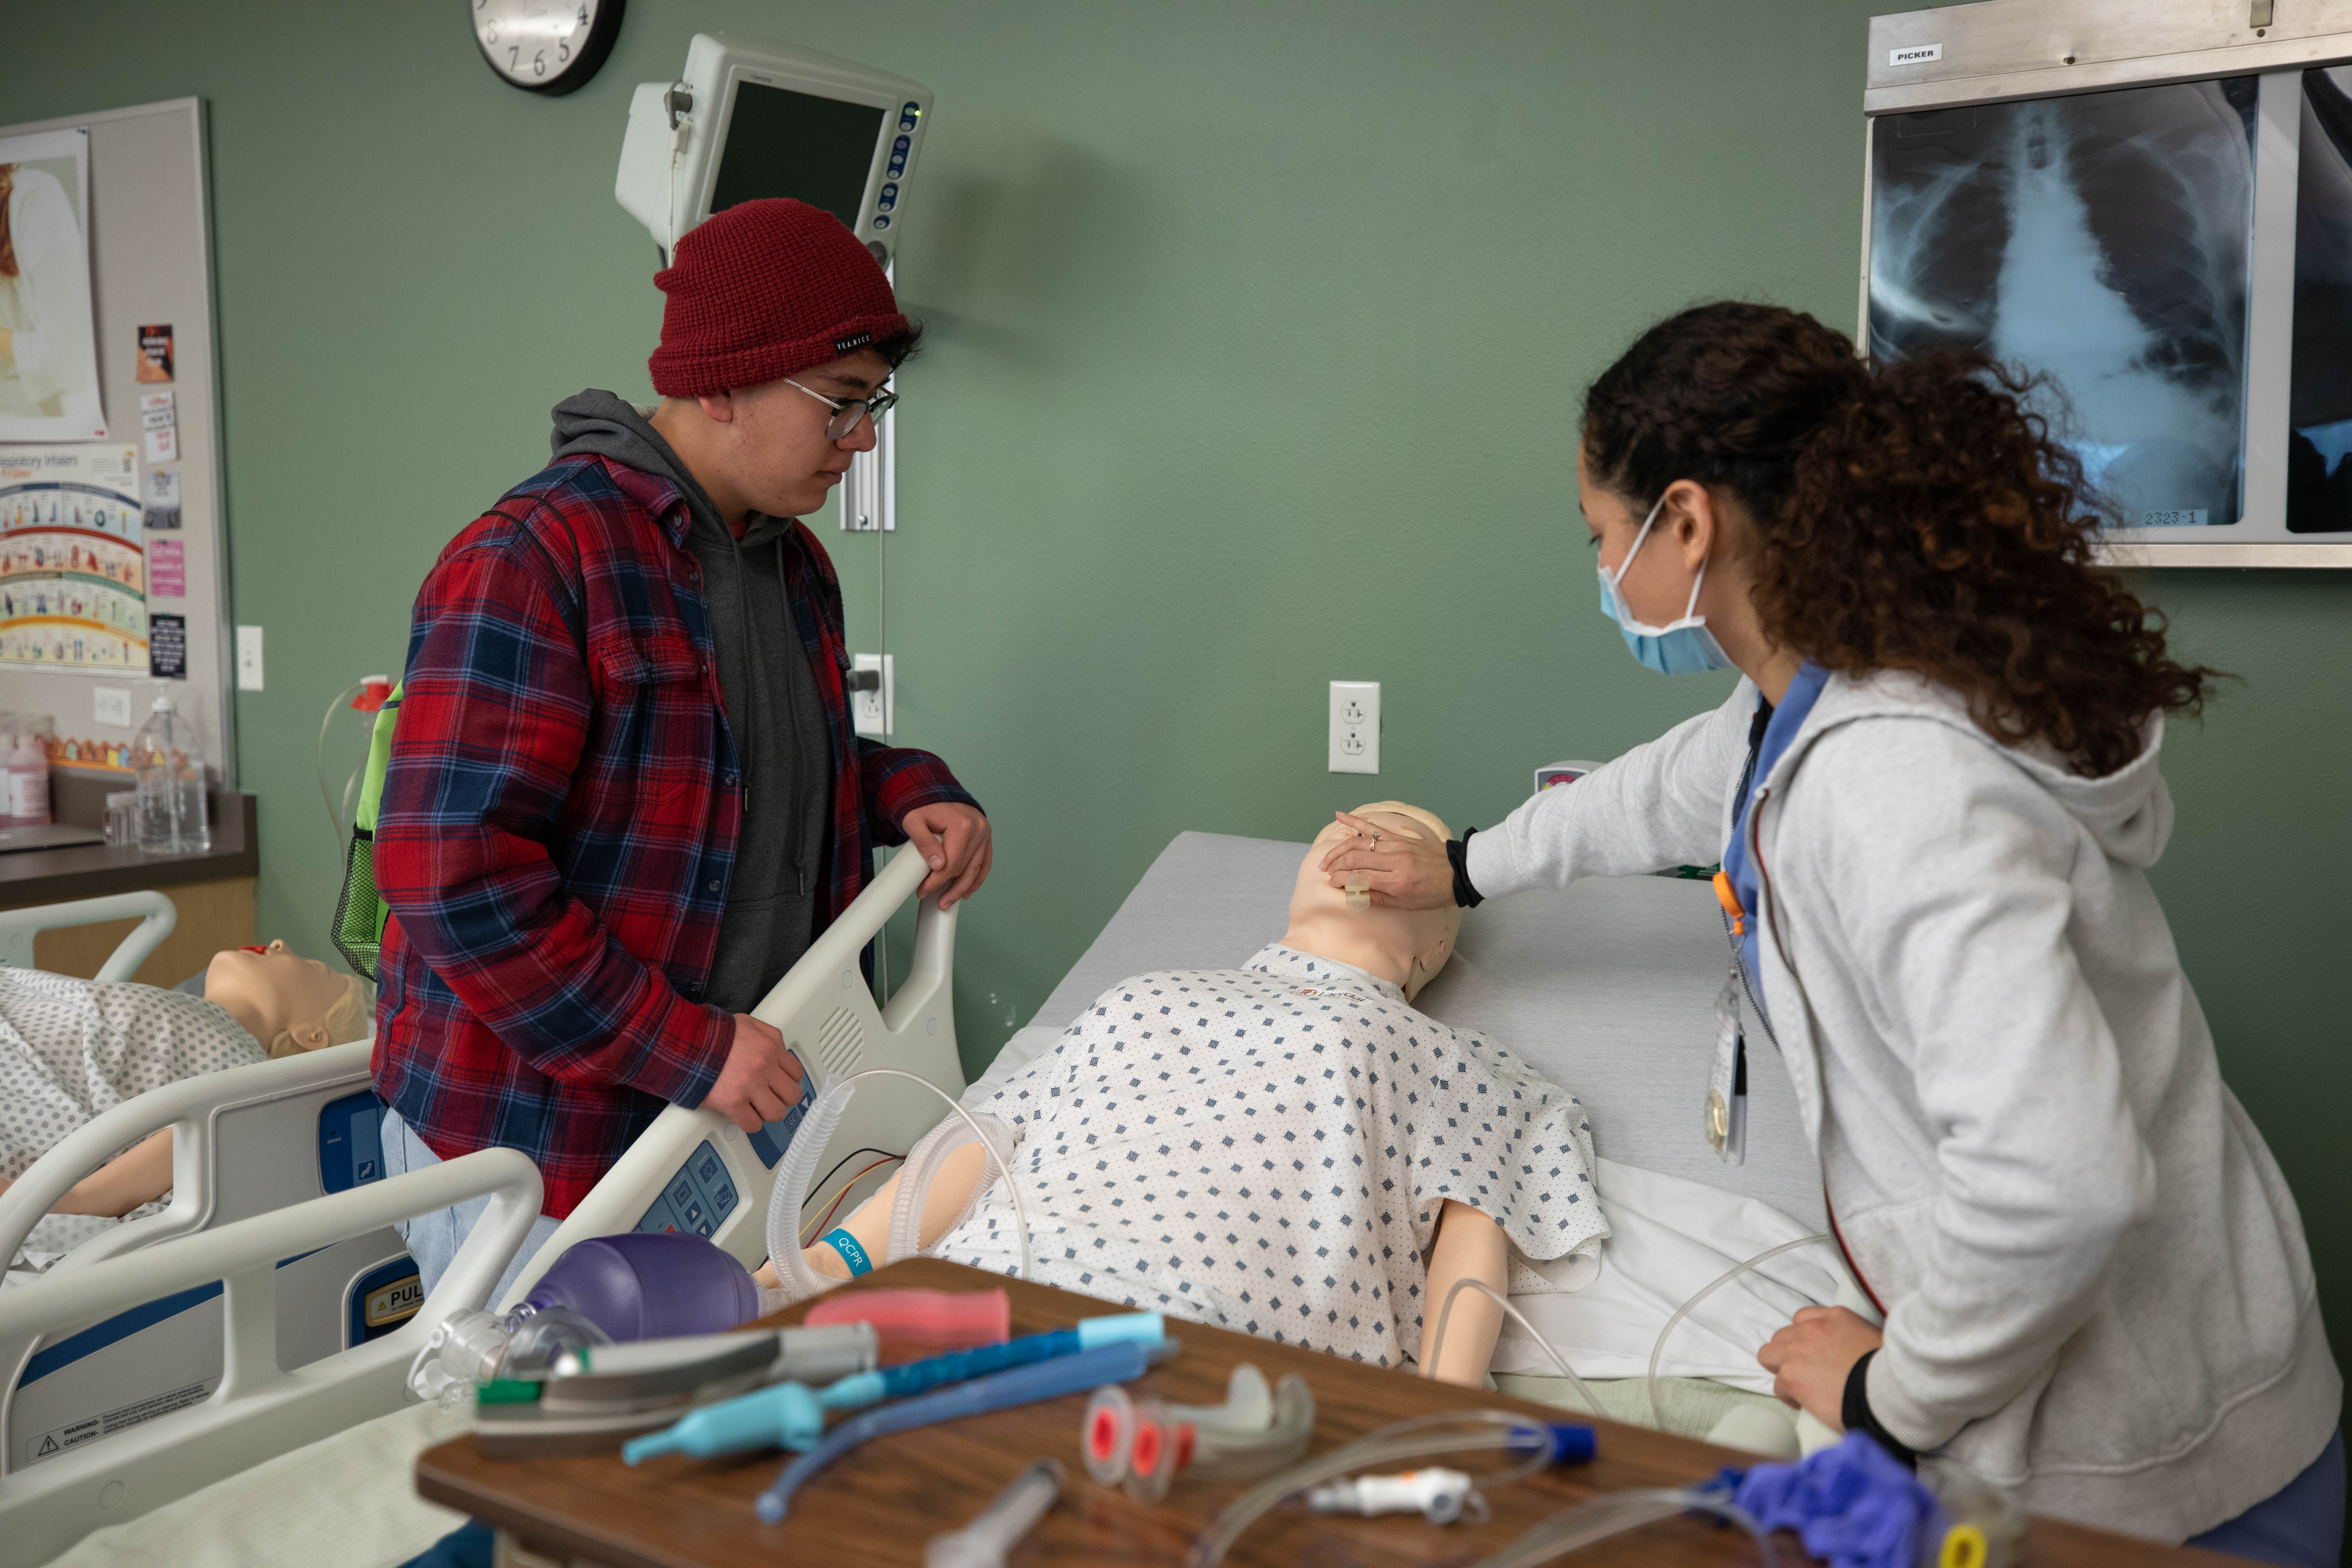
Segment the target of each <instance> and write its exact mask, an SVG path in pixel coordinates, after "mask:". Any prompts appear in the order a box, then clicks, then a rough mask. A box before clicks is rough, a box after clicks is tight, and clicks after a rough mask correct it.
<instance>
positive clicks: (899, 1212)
mask: <svg viewBox="0 0 2352 1568" xmlns="http://www.w3.org/2000/svg"><path fill="white" fill-rule="evenodd" d="M957 1110H958V1111H959V1112H960V1114H959V1115H957V1116H955V1117H952V1118H950V1120H948V1121H942V1122H940V1124H939V1125H938V1126H937V1127H934V1128H932V1129H931V1130H930V1131H929V1132H926V1133H924V1134H923V1138H922V1142H919V1143H917V1144H916V1145H915V1146H914V1148H912V1149H910V1150H908V1152H907V1163H905V1164H903V1165H901V1166H899V1167H898V1194H897V1195H896V1197H895V1198H893V1200H892V1201H891V1205H890V1239H889V1242H888V1244H887V1249H886V1251H885V1253H884V1257H883V1260H884V1261H885V1262H888V1263H896V1262H898V1260H899V1259H900V1258H912V1257H914V1256H915V1255H916V1254H917V1253H919V1252H920V1251H922V1249H923V1209H924V1207H925V1205H927V1204H928V1202H929V1198H930V1194H931V1184H932V1183H933V1182H935V1181H937V1180H939V1175H940V1167H942V1166H943V1165H945V1164H946V1163H947V1161H948V1156H949V1155H950V1154H953V1153H954V1152H957V1151H958V1150H960V1149H961V1148H963V1147H964V1146H965V1145H966V1144H968V1143H974V1142H977V1143H979V1144H980V1145H981V1146H982V1148H984V1149H985V1150H986V1151H987V1154H986V1157H985V1158H984V1159H983V1160H982V1164H981V1171H980V1176H979V1179H978V1180H976V1181H974V1182H973V1183H972V1184H971V1196H970V1197H968V1198H966V1199H965V1200H964V1203H963V1208H962V1210H961V1212H960V1213H959V1214H957V1215H956V1216H955V1218H954V1219H952V1220H950V1222H949V1223H948V1226H947V1229H948V1230H953V1229H954V1228H955V1227H956V1226H960V1225H961V1224H962V1223H963V1222H964V1221H966V1220H968V1219H970V1218H971V1215H972V1211H973V1210H974V1209H977V1208H978V1207H980V1199H981V1194H983V1193H985V1192H987V1191H988V1189H989V1188H990V1187H992V1186H993V1185H994V1184H995V1183H996V1179H997V1178H998V1177H999V1176H1003V1175H1004V1174H1005V1170H1006V1166H1007V1164H1008V1163H1010V1161H1011V1159H1012V1156H1013V1145H1014V1144H1015V1143H1016V1142H1019V1140H1018V1138H1017V1137H1016V1136H1015V1135H1014V1134H1013V1130H1012V1129H1011V1128H1009V1127H1007V1126H1005V1125H1004V1123H1003V1122H1002V1121H998V1120H997V1119H996V1118H995V1117H993V1116H991V1115H988V1114H987V1113H986V1112H984V1111H983V1112H982V1113H981V1114H979V1115H976V1116H975V1115H973V1114H971V1112H969V1111H964V1110H962V1108H961V1106H959V1107H957ZM1021 1233H1022V1239H1023V1241H1024V1254H1025V1250H1026V1248H1025V1243H1026V1241H1027V1239H1028V1234H1029V1227H1028V1226H1027V1225H1026V1224H1025V1223H1024V1225H1023V1226H1022V1227H1021ZM940 1234H942V1235H944V1234H946V1232H944V1231H943V1232H941V1233H940ZM1021 1272H1022V1274H1023V1276H1024V1278H1025V1277H1026V1276H1027V1274H1028V1272H1029V1268H1028V1259H1027V1258H1026V1257H1025V1256H1024V1258H1023V1259H1022V1268H1021Z"/></svg>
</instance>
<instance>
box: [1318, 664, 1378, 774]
mask: <svg viewBox="0 0 2352 1568" xmlns="http://www.w3.org/2000/svg"><path fill="white" fill-rule="evenodd" d="M1330 752H1331V771H1332V772H1333V773H1379V772H1380V771H1381V683H1380V682H1379V681H1377V680H1335V681H1333V682H1332V683H1331V731H1330Z"/></svg>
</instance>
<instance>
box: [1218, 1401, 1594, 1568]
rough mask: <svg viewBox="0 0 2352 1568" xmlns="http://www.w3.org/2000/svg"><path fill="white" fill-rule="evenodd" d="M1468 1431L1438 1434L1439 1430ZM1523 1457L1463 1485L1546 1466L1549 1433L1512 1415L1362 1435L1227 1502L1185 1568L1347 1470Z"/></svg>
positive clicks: (1463, 1417)
mask: <svg viewBox="0 0 2352 1568" xmlns="http://www.w3.org/2000/svg"><path fill="white" fill-rule="evenodd" d="M1445 1426H1454V1427H1457V1428H1459V1427H1463V1426H1468V1427H1469V1428H1470V1429H1468V1430H1456V1431H1453V1432H1446V1431H1444V1430H1442V1428H1444V1427H1445ZM1496 1447H1505V1448H1509V1447H1526V1448H1527V1449H1528V1453H1527V1455H1526V1457H1525V1458H1521V1459H1519V1460H1517V1461H1516V1462H1514V1463H1512V1464H1510V1465H1507V1466H1506V1467H1504V1468H1502V1469H1500V1470H1497V1471H1496V1472H1494V1473H1493V1474H1492V1475H1485V1476H1474V1477H1472V1478H1471V1484H1472V1485H1473V1486H1475V1487H1479V1488H1486V1487H1496V1486H1502V1485H1505V1484H1507V1483H1508V1482H1511V1481H1516V1480H1518V1479H1521V1478H1522V1477H1525V1476H1529V1475H1533V1474H1534V1473H1535V1472H1536V1471H1538V1470H1539V1469H1541V1468H1543V1467H1544V1466H1545V1465H1547V1464H1549V1463H1550V1462H1551V1453H1552V1432H1551V1428H1550V1427H1549V1426H1548V1425H1546V1424H1545V1423H1544V1422H1543V1421H1542V1420H1540V1419H1539V1418H1538V1417H1536V1416H1533V1415H1515V1414H1513V1413H1512V1412H1510V1411H1507V1410H1448V1411H1443V1412H1438V1413H1435V1414H1433V1415H1413V1416H1408V1417H1407V1418H1406V1419H1404V1420H1402V1421H1397V1422H1392V1423H1391V1424H1390V1425H1389V1426H1382V1427H1381V1428H1379V1429H1378V1430H1376V1431H1372V1432H1367V1433H1366V1434H1364V1436H1361V1437H1359V1438H1357V1439H1356V1440H1355V1441H1354V1442H1352V1443H1349V1444H1346V1445H1344V1446H1342V1447H1337V1448H1334V1449H1332V1450H1331V1451H1330V1452H1329V1453H1328V1454H1325V1455H1324V1456H1322V1458H1316V1459H1309V1460H1307V1462H1306V1463H1305V1464H1302V1465H1297V1466H1294V1467H1292V1468H1289V1469H1287V1470H1285V1471H1283V1472H1282V1473H1281V1474H1279V1475H1276V1476H1271V1477H1268V1478H1267V1479H1265V1480H1263V1481H1261V1482H1259V1483H1258V1484H1257V1485H1256V1486H1255V1487H1252V1488H1251V1489H1249V1490H1248V1491H1246V1492H1244V1493H1243V1494H1242V1495H1241V1496H1240V1497H1238V1498H1235V1499H1234V1500H1233V1501H1232V1502H1230V1503H1227V1504H1226V1505H1225V1506H1224V1508H1223V1510H1221V1511H1220V1512H1219V1513H1218V1514H1217V1517H1216V1518H1215V1519H1213V1520H1212V1521H1210V1522H1209V1528H1208V1529H1207V1530H1205V1531H1202V1533H1201V1535H1200V1537H1199V1538H1198V1539H1197V1540H1195V1541H1194V1542H1193V1543H1192V1554H1191V1555H1190V1556H1189V1557H1187V1558H1186V1559H1185V1563H1186V1565H1187V1568H1218V1564H1220V1563H1223V1562H1224V1560H1225V1553H1226V1552H1230V1551H1232V1550H1233V1547H1234V1542H1236V1541H1238V1540H1240V1539H1241V1535H1242V1531H1245V1530H1247V1529H1248V1528H1249V1527H1250V1526H1251V1525H1253V1524H1255V1523H1256V1522H1257V1521H1258V1519H1259V1517H1260V1516H1261V1515H1263V1514H1265V1512H1267V1511H1268V1510H1271V1509H1272V1508H1273V1507H1274V1506H1275V1505H1276V1503H1279V1502H1280V1501H1282V1500H1283V1499H1285V1498H1286V1497H1289V1496H1291V1495H1292V1494H1293V1493H1296V1492H1302V1491H1305V1490H1306V1489H1308V1488H1309V1487H1314V1486H1319V1485H1321V1484H1322V1483H1323V1482H1325V1481H1328V1480H1330V1479H1332V1478H1334V1477H1336V1476H1342V1475H1345V1474H1347V1473H1348V1472H1349V1470H1361V1469H1370V1468H1372V1467H1374V1466H1376V1465H1386V1464H1391V1463H1394V1462H1396V1461H1399V1460H1403V1459H1417V1458H1425V1457H1427V1456H1430V1455H1433V1454H1459V1453H1464V1452H1468V1451H1472V1450H1475V1449H1479V1448H1496Z"/></svg>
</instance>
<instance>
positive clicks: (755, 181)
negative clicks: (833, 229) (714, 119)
mask: <svg viewBox="0 0 2352 1568" xmlns="http://www.w3.org/2000/svg"><path fill="white" fill-rule="evenodd" d="M881 134H882V110H879V109H876V108H873V107H872V106H870V105H867V104H863V103H844V102H843V101H841V100H839V99H837V98H814V97H811V96H810V95H809V94H807V93H804V92H793V91H791V90H789V89H784V88H781V87H762V86H761V85H760V84H759V83H758V82H751V81H746V82H738V83H737V84H736V87H735V112H734V114H733V115H732V116H731V117H730V119H729V121H728V122H727V144H726V146H725V147H724V148H722V149H721V150H720V152H719V177H718V178H717V179H716V180H714V181H712V182H711V185H710V210H711V211H712V212H714V213H721V212H725V211H726V210H727V209H728V208H729V207H731V206H734V205H738V204H739V203H742V202H750V201H757V200H759V199H760V198H761V197H762V196H791V197H793V198H794V199H795V200H798V201H803V202H806V203H808V204H809V205H811V206H814V207H823V208H824V210H825V211H827V212H829V213H831V214H832V215H833V216H835V217H837V218H839V219H840V220H841V221H842V224H843V226H845V227H847V228H853V229H854V228H856V226H857V209H858V206H859V204H861V203H862V202H864V200H865V199H866V173H867V171H868V170H870V169H872V168H873V166H874V144H875V141H876V139H877V137H879V136H880V135H881Z"/></svg>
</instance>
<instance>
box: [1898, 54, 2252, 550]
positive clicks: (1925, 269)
mask: <svg viewBox="0 0 2352 1568" xmlns="http://www.w3.org/2000/svg"><path fill="white" fill-rule="evenodd" d="M2256 96H2257V84H2256V79H2254V78H2252V77H2250V76H2248V77H2235V78H2231V79H2225V80H2218V81H2202V82H2180V83H2173V84H2167V85H2164V86H2158V87H2142V88H2125V89H2116V90H2114V91H2108V92H2090V93H2082V94H2078V95H2075V96H2073V97H2065V98H2050V99H2030V100H2021V101H2018V102H2011V103H1992V104H1980V105H1977V106H1974V107H1970V108H1963V109H1946V110H1923V111H1920V112H1918V113H1914V114H1889V115H1885V116H1882V117H1881V118H1880V119H1879V120H1878V121H1876V123H1875V126H1874V132H1873V134H1872V139H1871V235H1870V351H1871V353H1872V354H1873V355H1874V356H1875V357H1878V358H1880V359H1883V360H1891V359H1900V358H1902V357H1904V356H1905V355H1907V354H1914V353H1922V352H1924V351H1926V350H1928V349H1935V348H1958V349H1978V350H1982V351H1984V352H1985V353H1990V355H1991V356H1992V357H1993V358H1994V359H1996V360H1998V361H2000V362H2002V363H2009V364H2017V365H2021V366H2023V367H2024V368H2025V369H2027V370H2029V371H2032V372H2036V373H2040V374H2045V375H2047V376H2048V377H2049V378H2050V380H2051V382H2052V383H2053V385H2054V388H2055V390H2056V392H2057V394H2058V396H2057V397H2052V398H2047V399H2045V405H2044V406H2043V407H2042V412H2043V413H2045V414H2047V415H2049V416H2051V417H2052V421H2053V427H2054V428H2055V429H2056V430H2057V431H2058V432H2060V433H2061V434H2063V436H2065V437H2067V438H2068V440H2069V443H2070V445H2071V446H2072V447H2073V448H2074V452H2075V454H2076V455H2077V456H2078V457H2079V458H2081V459H2082V462H2083V468H2084V474H2085V476H2086V477H2087V478H2088V479H2090V480H2091V482H2092V483H2093V484H2094V485H2095V486H2096V487H2097V488H2098V489H2099V490H2100V492H2101V493H2102V495H2103V496H2104V497H2105V500H2107V501H2108V502H2109V503H2110V504H2111V505H2112V507H2113V508H2114V515H2115V518H2116V521H2118V522H2120V523H2121V524H2123V525H2124V526H2126V527H2133V528H2155V527H2166V526H2175V527H2218V526H2221V525H2224V524H2231V523H2235V522H2236V521H2238V520H2239V516H2240V512H2241V510H2242V507H2241V500H2242V492H2243V477H2244V470H2245V450H2246V441H2245V404H2246V339H2247V301H2248V279H2247V257H2248V251H2249V249H2250V245H2251V240H2252V232H2253V195H2254V163H2253V126H2254V110H2255V100H2256Z"/></svg>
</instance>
